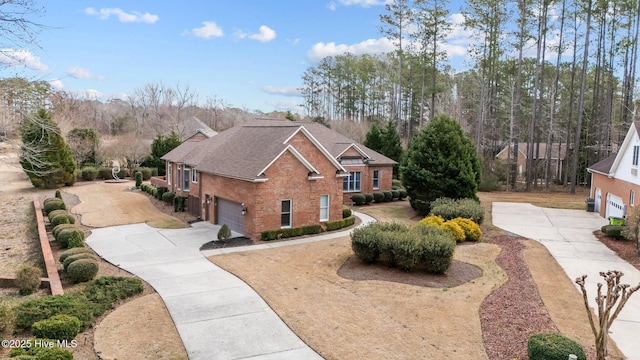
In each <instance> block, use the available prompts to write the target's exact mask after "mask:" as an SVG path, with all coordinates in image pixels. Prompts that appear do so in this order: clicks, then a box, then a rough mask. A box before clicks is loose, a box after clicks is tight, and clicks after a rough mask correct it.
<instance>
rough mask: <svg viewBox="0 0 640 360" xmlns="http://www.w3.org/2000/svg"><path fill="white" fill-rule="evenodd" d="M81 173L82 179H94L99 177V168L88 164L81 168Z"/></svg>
mask: <svg viewBox="0 0 640 360" xmlns="http://www.w3.org/2000/svg"><path fill="white" fill-rule="evenodd" d="M80 174H81V176H82V180H84V181H94V180H95V179H96V178H97V177H98V169H96V168H94V167H92V166H86V167H83V168H82V170H80Z"/></svg>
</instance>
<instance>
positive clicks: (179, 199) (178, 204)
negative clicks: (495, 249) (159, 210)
mask: <svg viewBox="0 0 640 360" xmlns="http://www.w3.org/2000/svg"><path fill="white" fill-rule="evenodd" d="M186 199H187V198H186V197H184V196H176V197H174V198H173V211H174V212H181V211H184V203H185V200H186Z"/></svg>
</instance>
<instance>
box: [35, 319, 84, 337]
mask: <svg viewBox="0 0 640 360" xmlns="http://www.w3.org/2000/svg"><path fill="white" fill-rule="evenodd" d="M79 332H80V320H79V319H78V318H77V317H75V316H72V315H64V314H60V315H54V316H52V317H50V318H48V319H45V320H40V321H37V322H35V323H33V325H32V326H31V333H33V335H35V336H36V337H37V338H40V339H55V340H67V341H71V340H73V339H74V338H75V337H76V335H78V333H79Z"/></svg>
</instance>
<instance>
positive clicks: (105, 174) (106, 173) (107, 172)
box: [98, 167, 113, 180]
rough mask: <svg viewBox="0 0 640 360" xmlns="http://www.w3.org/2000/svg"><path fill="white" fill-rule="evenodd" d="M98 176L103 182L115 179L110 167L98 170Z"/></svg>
mask: <svg viewBox="0 0 640 360" xmlns="http://www.w3.org/2000/svg"><path fill="white" fill-rule="evenodd" d="M98 176H99V177H100V178H101V179H103V180H110V179H113V174H112V173H111V168H109V167H101V168H100V169H98Z"/></svg>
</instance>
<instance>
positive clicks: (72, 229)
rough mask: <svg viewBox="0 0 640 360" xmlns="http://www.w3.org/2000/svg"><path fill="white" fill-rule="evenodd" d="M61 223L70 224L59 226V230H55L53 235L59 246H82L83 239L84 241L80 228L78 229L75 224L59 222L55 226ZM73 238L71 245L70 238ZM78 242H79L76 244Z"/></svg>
mask: <svg viewBox="0 0 640 360" xmlns="http://www.w3.org/2000/svg"><path fill="white" fill-rule="evenodd" d="M62 225H71V226H67V227H64V228H61V229H60V228H59V229H60V230H59V231H57V232H56V234H57V236H56V235H54V237H55V239H56V241H57V242H58V243H59V244H60V246H62V247H64V248H72V247H79V246H82V244H83V241H84V232H83V231H82V230H80V229H79V228H78V227H77V226H75V225H74V224H61V225H58V226H56V228H58V227H59V226H62ZM72 237H73V238H74V240H73V245H74V246H71V238H72ZM78 243H79V244H80V245H79V246H78Z"/></svg>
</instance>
